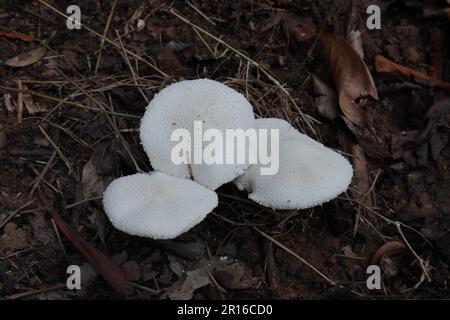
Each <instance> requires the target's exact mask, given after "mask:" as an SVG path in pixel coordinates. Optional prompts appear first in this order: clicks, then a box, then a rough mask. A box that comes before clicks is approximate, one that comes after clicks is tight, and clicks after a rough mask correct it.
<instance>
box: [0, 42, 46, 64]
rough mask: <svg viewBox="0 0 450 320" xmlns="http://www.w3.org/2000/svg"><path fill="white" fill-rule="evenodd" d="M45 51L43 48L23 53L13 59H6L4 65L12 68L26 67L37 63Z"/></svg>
mask: <svg viewBox="0 0 450 320" xmlns="http://www.w3.org/2000/svg"><path fill="white" fill-rule="evenodd" d="M46 51H47V49H46V48H44V47H39V48H37V49H34V50H31V51H28V52H23V53H21V54H19V55H17V56H15V57H14V58H11V59H8V60H6V61H5V65H7V66H9V67H14V68H20V67H26V66H29V65H31V64H33V63H36V62H38V61H39V60H41V58H42V57H43V56H44V55H45V52H46Z"/></svg>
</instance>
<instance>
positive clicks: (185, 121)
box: [140, 79, 254, 190]
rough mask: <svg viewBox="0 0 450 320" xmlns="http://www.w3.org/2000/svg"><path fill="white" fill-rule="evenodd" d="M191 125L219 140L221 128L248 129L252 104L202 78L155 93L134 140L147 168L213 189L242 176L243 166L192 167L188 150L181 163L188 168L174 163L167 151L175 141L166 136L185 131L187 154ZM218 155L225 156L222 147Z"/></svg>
mask: <svg viewBox="0 0 450 320" xmlns="http://www.w3.org/2000/svg"><path fill="white" fill-rule="evenodd" d="M194 121H201V122H202V129H203V132H205V131H206V130H207V129H210V128H212V129H217V130H219V131H220V132H221V133H222V134H223V136H225V129H243V130H247V129H249V128H252V127H253V124H254V115H253V111H252V106H251V105H250V103H249V102H248V101H247V99H246V98H245V97H244V96H243V95H242V94H240V93H239V92H237V91H235V90H234V89H232V88H230V87H227V86H226V85H224V84H221V83H220V82H217V81H213V80H208V79H198V80H187V81H181V82H178V83H175V84H172V85H170V86H168V87H166V88H165V89H163V90H162V91H161V92H159V93H158V94H157V95H156V96H155V97H154V98H153V99H152V101H151V102H150V104H149V105H148V106H147V109H146V111H145V114H144V117H143V118H142V122H141V128H140V138H141V142H142V145H143V147H144V150H145V152H146V153H147V155H148V157H149V158H150V162H151V164H152V167H153V168H154V169H155V170H158V171H161V172H164V173H167V174H170V175H173V176H177V177H180V178H188V177H190V176H191V175H192V177H193V179H194V180H195V181H197V182H198V183H200V184H202V185H204V186H206V187H208V188H210V189H212V190H215V189H217V188H218V187H220V186H221V185H222V184H224V183H227V182H229V181H232V180H233V179H234V178H236V177H237V176H239V175H240V174H242V173H243V172H244V170H245V169H246V168H247V167H248V164H206V163H201V164H198V163H197V164H195V163H194V160H195V159H194V156H195V155H194V154H192V153H194V152H191V154H187V155H186V158H187V159H186V160H189V161H188V162H190V163H194V164H192V165H190V166H188V165H187V164H185V163H182V164H175V163H174V162H173V161H172V158H171V152H172V150H173V147H174V146H176V145H177V144H178V142H177V141H172V139H171V135H172V133H173V132H174V130H175V129H178V128H183V129H187V130H188V131H189V133H190V135H191V136H192V141H191V150H193V145H194V138H195V135H194ZM197 142H198V141H197ZM204 147H205V146H203V148H204ZM223 154H224V155H225V154H226V149H225V144H224V148H223Z"/></svg>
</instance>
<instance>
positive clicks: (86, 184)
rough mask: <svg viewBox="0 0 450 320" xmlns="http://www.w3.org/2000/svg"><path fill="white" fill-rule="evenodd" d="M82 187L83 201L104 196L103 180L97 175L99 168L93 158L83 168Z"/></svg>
mask: <svg viewBox="0 0 450 320" xmlns="http://www.w3.org/2000/svg"><path fill="white" fill-rule="evenodd" d="M81 186H82V188H83V199H88V198H90V197H91V196H100V195H102V194H103V191H104V188H103V180H102V177H101V176H99V175H98V173H97V168H96V166H95V165H94V163H93V160H92V157H91V159H89V161H88V162H87V163H86V165H85V166H84V167H83V172H82V173H81Z"/></svg>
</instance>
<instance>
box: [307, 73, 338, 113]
mask: <svg viewBox="0 0 450 320" xmlns="http://www.w3.org/2000/svg"><path fill="white" fill-rule="evenodd" d="M313 87H314V93H315V95H316V98H315V101H316V105H317V111H319V113H320V115H321V116H323V117H325V118H327V119H330V120H332V119H334V118H336V117H337V107H338V102H337V96H336V93H335V92H334V90H333V89H331V88H330V87H329V86H328V85H327V84H326V83H325V82H323V81H322V80H320V79H319V78H317V77H316V76H315V75H313Z"/></svg>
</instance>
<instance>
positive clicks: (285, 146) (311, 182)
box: [235, 119, 353, 209]
mask: <svg viewBox="0 0 450 320" xmlns="http://www.w3.org/2000/svg"><path fill="white" fill-rule="evenodd" d="M262 120H263V119H262ZM262 122H265V123H266V124H267V125H269V127H266V128H268V129H271V128H278V129H280V144H279V151H280V154H279V170H278V173H276V174H275V175H261V174H260V169H261V165H259V164H256V165H252V166H250V167H249V168H248V169H247V171H246V173H244V174H243V175H241V176H239V177H238V178H237V179H236V180H235V184H236V185H237V186H238V188H240V189H241V190H243V189H246V190H247V191H249V192H250V194H249V196H248V197H249V198H250V199H251V200H253V201H255V202H257V203H259V204H261V205H263V206H267V207H270V208H273V209H305V208H310V207H313V206H316V205H319V204H322V203H324V202H327V201H329V200H331V199H333V198H335V197H336V196H338V195H339V194H340V193H342V192H344V191H345V190H346V189H347V188H348V186H349V184H350V182H351V179H352V175H353V169H352V166H351V165H350V163H349V162H348V161H347V160H346V159H345V158H344V157H343V156H341V155H340V154H338V153H337V152H334V151H333V150H331V149H329V148H327V147H325V146H324V145H322V144H321V143H319V142H317V141H315V140H313V139H311V138H309V137H307V136H306V135H303V134H301V133H299V132H297V134H296V133H295V132H294V131H291V129H290V128H289V127H287V126H286V125H285V123H284V122H280V121H275V120H269V119H264V121H261V122H260V120H256V123H257V124H256V126H257V127H258V128H262V127H264V126H263V123H262ZM294 130H295V129H294ZM286 135H288V138H287V139H286Z"/></svg>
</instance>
